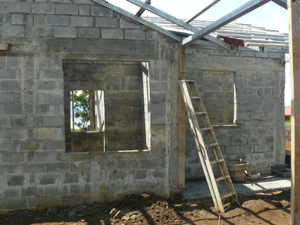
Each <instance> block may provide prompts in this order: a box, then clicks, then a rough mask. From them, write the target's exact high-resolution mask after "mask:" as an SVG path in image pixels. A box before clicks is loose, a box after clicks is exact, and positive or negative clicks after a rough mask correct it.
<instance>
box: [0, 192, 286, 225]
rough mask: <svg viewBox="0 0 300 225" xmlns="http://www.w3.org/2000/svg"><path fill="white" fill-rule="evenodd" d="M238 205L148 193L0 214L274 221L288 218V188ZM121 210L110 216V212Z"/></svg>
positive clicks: (100, 220)
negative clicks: (221, 209)
mask: <svg viewBox="0 0 300 225" xmlns="http://www.w3.org/2000/svg"><path fill="white" fill-rule="evenodd" d="M239 201H240V204H241V206H233V205H230V204H229V205H228V206H227V207H226V213H225V214H218V213H216V212H215V210H214V208H213V205H212V201H211V200H210V199H204V200H199V201H197V202H196V201H194V202H188V201H182V200H181V198H172V199H165V198H161V197H157V196H154V195H151V194H141V195H129V196H127V197H126V198H125V199H124V201H122V202H119V203H112V204H109V205H105V204H95V205H91V206H86V205H81V206H73V207H70V208H65V209H58V208H55V207H52V208H50V209H48V210H46V211H40V212H31V211H14V212H11V213H9V214H6V215H0V224H1V225H2V224H3V225H4V224H5V225H27V224H28V225H29V224H30V225H96V224H101V225H102V224H192V225H196V224H201V225H205V224H215V225H223V224H243V225H244V224H274V225H278V224H280V225H285V224H287V225H288V224H289V221H290V190H284V191H280V192H273V193H264V194H258V195H254V196H250V197H249V196H248V197H246V196H239ZM113 208H116V209H118V210H121V211H122V212H123V213H124V216H123V217H122V218H121V219H112V218H111V217H110V211H111V210H112V209H113Z"/></svg>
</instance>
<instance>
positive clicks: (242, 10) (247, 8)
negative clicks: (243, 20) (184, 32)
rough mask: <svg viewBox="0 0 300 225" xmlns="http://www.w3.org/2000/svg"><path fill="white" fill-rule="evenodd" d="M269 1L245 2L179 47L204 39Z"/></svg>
mask: <svg viewBox="0 0 300 225" xmlns="http://www.w3.org/2000/svg"><path fill="white" fill-rule="evenodd" d="M269 1H270V0H252V1H249V2H247V3H246V4H244V5H242V6H241V7H239V8H238V9H236V10H234V11H232V12H231V13H229V14H227V15H226V16H224V17H222V18H221V19H219V20H217V21H215V22H213V23H212V24H210V25H208V26H207V27H205V28H203V29H202V30H200V31H198V32H197V33H195V34H193V35H191V36H189V37H188V38H185V39H184V40H183V41H182V42H181V46H183V45H187V44H189V43H192V42H193V41H195V40H198V39H199V38H202V37H204V36H205V35H207V34H209V33H211V32H212V31H214V30H216V29H218V28H220V27H223V26H224V25H226V24H228V23H230V22H231V21H233V20H235V19H237V18H239V17H241V16H243V15H245V14H247V13H249V12H251V11H253V10H254V9H256V8H258V7H260V6H262V5H264V4H265V3H267V2H269Z"/></svg>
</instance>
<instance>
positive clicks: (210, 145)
mask: <svg viewBox="0 0 300 225" xmlns="http://www.w3.org/2000/svg"><path fill="white" fill-rule="evenodd" d="M214 146H218V143H212V144H209V145H205V147H206V148H209V147H214Z"/></svg>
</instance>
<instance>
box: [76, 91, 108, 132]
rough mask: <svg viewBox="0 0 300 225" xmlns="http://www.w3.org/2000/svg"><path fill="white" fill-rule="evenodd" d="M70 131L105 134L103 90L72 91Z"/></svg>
mask: <svg viewBox="0 0 300 225" xmlns="http://www.w3.org/2000/svg"><path fill="white" fill-rule="evenodd" d="M70 108H71V110H70V111H71V113H70V120H71V123H70V126H71V127H70V129H71V130H72V132H89V131H101V132H104V124H105V117H104V115H105V104H104V91H103V90H72V91H70Z"/></svg>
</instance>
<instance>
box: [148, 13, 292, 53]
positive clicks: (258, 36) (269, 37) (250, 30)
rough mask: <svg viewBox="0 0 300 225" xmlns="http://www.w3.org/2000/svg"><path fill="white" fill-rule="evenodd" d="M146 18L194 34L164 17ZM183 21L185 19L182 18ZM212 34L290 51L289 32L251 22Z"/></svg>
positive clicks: (180, 32)
mask: <svg viewBox="0 0 300 225" xmlns="http://www.w3.org/2000/svg"><path fill="white" fill-rule="evenodd" d="M144 19H146V20H148V21H149V22H152V23H154V24H156V25H158V26H160V27H162V28H164V29H166V30H168V31H171V32H174V33H176V34H178V35H180V36H184V37H186V36H189V35H191V34H193V32H191V31H189V30H186V29H184V28H182V27H180V26H178V25H176V24H173V23H171V22H169V21H167V20H165V19H163V18H159V17H144ZM182 21H185V20H183V19H182ZM212 22H213V21H205V20H194V21H192V22H191V23H190V24H191V25H193V26H195V27H197V28H200V29H202V28H204V27H206V26H208V25H209V24H211V23H212ZM210 34H211V35H212V36H214V37H217V38H220V39H221V40H223V38H222V37H231V38H235V39H239V40H242V41H243V42H247V43H248V46H250V48H253V49H255V47H256V49H259V47H260V48H261V47H264V48H268V50H269V51H275V52H276V51H278V52H288V46H289V36H288V34H287V33H280V32H278V31H276V30H270V29H266V28H263V27H256V26H252V25H250V24H241V23H229V24H227V25H225V26H224V27H221V28H219V29H217V30H215V31H214V32H212V33H210ZM202 43H203V42H202ZM244 50H245V49H244Z"/></svg>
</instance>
